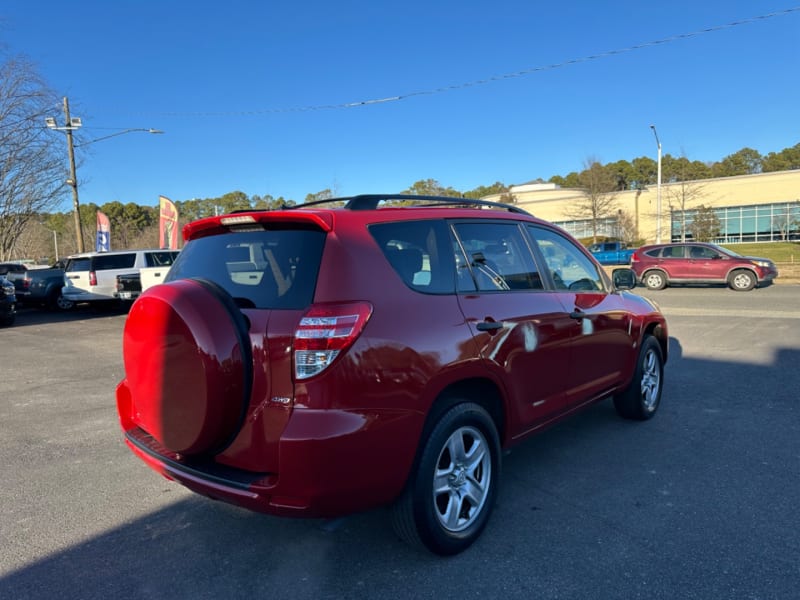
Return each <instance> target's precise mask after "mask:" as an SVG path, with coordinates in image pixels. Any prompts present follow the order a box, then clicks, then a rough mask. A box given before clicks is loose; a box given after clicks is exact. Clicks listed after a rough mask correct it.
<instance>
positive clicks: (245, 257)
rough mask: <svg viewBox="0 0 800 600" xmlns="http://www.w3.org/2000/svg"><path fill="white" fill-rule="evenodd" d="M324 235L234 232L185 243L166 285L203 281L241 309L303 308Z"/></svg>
mask: <svg viewBox="0 0 800 600" xmlns="http://www.w3.org/2000/svg"><path fill="white" fill-rule="evenodd" d="M324 243H325V233H323V232H322V231H318V230H315V229H314V230H312V229H279V230H272V231H252V232H236V233H228V234H223V235H213V236H209V237H204V238H199V239H196V240H193V241H191V242H189V243H188V244H186V246H185V247H184V248H183V250H181V252H180V254H179V255H178V258H177V259H176V260H175V263H174V264H173V265H172V268H171V269H170V271H169V274H168V275H167V277H166V278H165V281H175V280H176V279H187V278H190V277H202V278H205V279H210V280H211V281H213V282H215V283H217V284H218V285H220V286H222V287H223V288H224V289H225V290H226V291H227V292H228V293H229V294H230V295H231V296H233V298H234V300H235V301H236V302H237V304H239V306H241V307H242V308H273V309H278V308H286V309H302V308H305V307H307V306H308V305H309V304H311V302H312V300H313V297H314V287H315V286H316V284H317V273H318V271H319V265H320V259H321V257H322V248H323V245H324Z"/></svg>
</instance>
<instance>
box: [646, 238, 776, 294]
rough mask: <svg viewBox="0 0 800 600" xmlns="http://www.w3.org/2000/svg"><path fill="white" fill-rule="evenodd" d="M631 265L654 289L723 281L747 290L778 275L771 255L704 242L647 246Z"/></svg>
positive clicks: (738, 289) (648, 286)
mask: <svg viewBox="0 0 800 600" xmlns="http://www.w3.org/2000/svg"><path fill="white" fill-rule="evenodd" d="M631 267H632V268H633V270H634V272H635V273H636V275H637V277H638V278H639V280H640V281H641V282H642V283H643V284H644V285H645V286H647V288H648V289H651V290H661V289H663V288H665V287H667V286H668V285H672V284H675V283H702V284H715V283H717V284H719V283H722V284H727V285H728V287H730V288H731V289H732V290H736V291H738V292H746V291H749V290H752V289H753V288H754V287H756V286H758V285H760V284H763V283H770V282H771V281H772V280H773V279H775V278H776V277H777V276H778V269H777V267H776V266H775V263H773V262H772V261H771V260H769V259H768V258H757V257H754V256H740V255H739V254H737V253H736V252H733V251H732V250H728V249H726V248H722V247H721V246H717V245H716V244H707V243H703V242H685V243H673V244H658V245H653V246H643V247H641V248H639V249H638V250H637V251H636V252H635V253H634V255H633V257H632V259H631Z"/></svg>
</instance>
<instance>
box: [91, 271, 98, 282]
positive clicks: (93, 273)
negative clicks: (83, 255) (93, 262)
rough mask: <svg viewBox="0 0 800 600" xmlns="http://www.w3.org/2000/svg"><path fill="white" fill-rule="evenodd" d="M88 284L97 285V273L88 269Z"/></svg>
mask: <svg viewBox="0 0 800 600" xmlns="http://www.w3.org/2000/svg"><path fill="white" fill-rule="evenodd" d="M89 285H97V273H95V272H94V271H89Z"/></svg>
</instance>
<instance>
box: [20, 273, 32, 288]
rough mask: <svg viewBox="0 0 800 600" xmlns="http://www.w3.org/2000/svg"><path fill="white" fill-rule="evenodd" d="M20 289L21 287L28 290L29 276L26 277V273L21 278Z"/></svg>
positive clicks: (29, 285)
mask: <svg viewBox="0 0 800 600" xmlns="http://www.w3.org/2000/svg"><path fill="white" fill-rule="evenodd" d="M22 289H23V290H29V289H31V278H30V277H28V276H27V275H26V276H25V278H24V279H23V280H22Z"/></svg>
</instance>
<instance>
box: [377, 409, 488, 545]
mask: <svg viewBox="0 0 800 600" xmlns="http://www.w3.org/2000/svg"><path fill="white" fill-rule="evenodd" d="M499 475H500V439H499V436H498V434H497V428H496V427H495V424H494V421H492V418H491V416H489V413H487V412H486V410H484V409H483V408H482V407H481V406H479V405H477V404H473V403H471V402H465V403H463V404H458V405H456V406H454V407H453V408H451V409H450V410H448V411H447V412H446V413H445V414H444V415H443V416H442V417H441V418H440V419H439V421H438V422H437V423H436V425H435V426H434V427H433V430H432V431H431V433H430V436H429V437H428V439H427V440H423V441H422V447H421V454H420V457H419V461H418V466H417V470H416V472H414V473H412V474H411V476H410V477H409V481H408V483H407V485H406V489H405V491H404V492H403V494H402V495H401V497H400V499H399V500H398V501H397V502H396V504H395V506H394V508H393V514H392V521H393V525H394V528H395V531H396V532H397V534H398V535H399V536H400V537H401V538H402V539H403V540H405V541H406V542H409V543H411V544H412V545H420V544H421V545H423V546H425V547H426V548H427V549H428V550H430V551H431V552H435V553H436V554H443V555H451V554H457V553H459V552H461V551H463V550H465V549H466V548H467V547H469V546H470V544H472V543H473V542H474V541H475V540H476V539H477V538H478V536H480V534H481V532H482V531H483V528H484V527H486V523H487V522H488V521H489V515H490V514H491V512H492V508H493V505H494V501H495V497H496V495H497V486H498V483H499Z"/></svg>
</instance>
